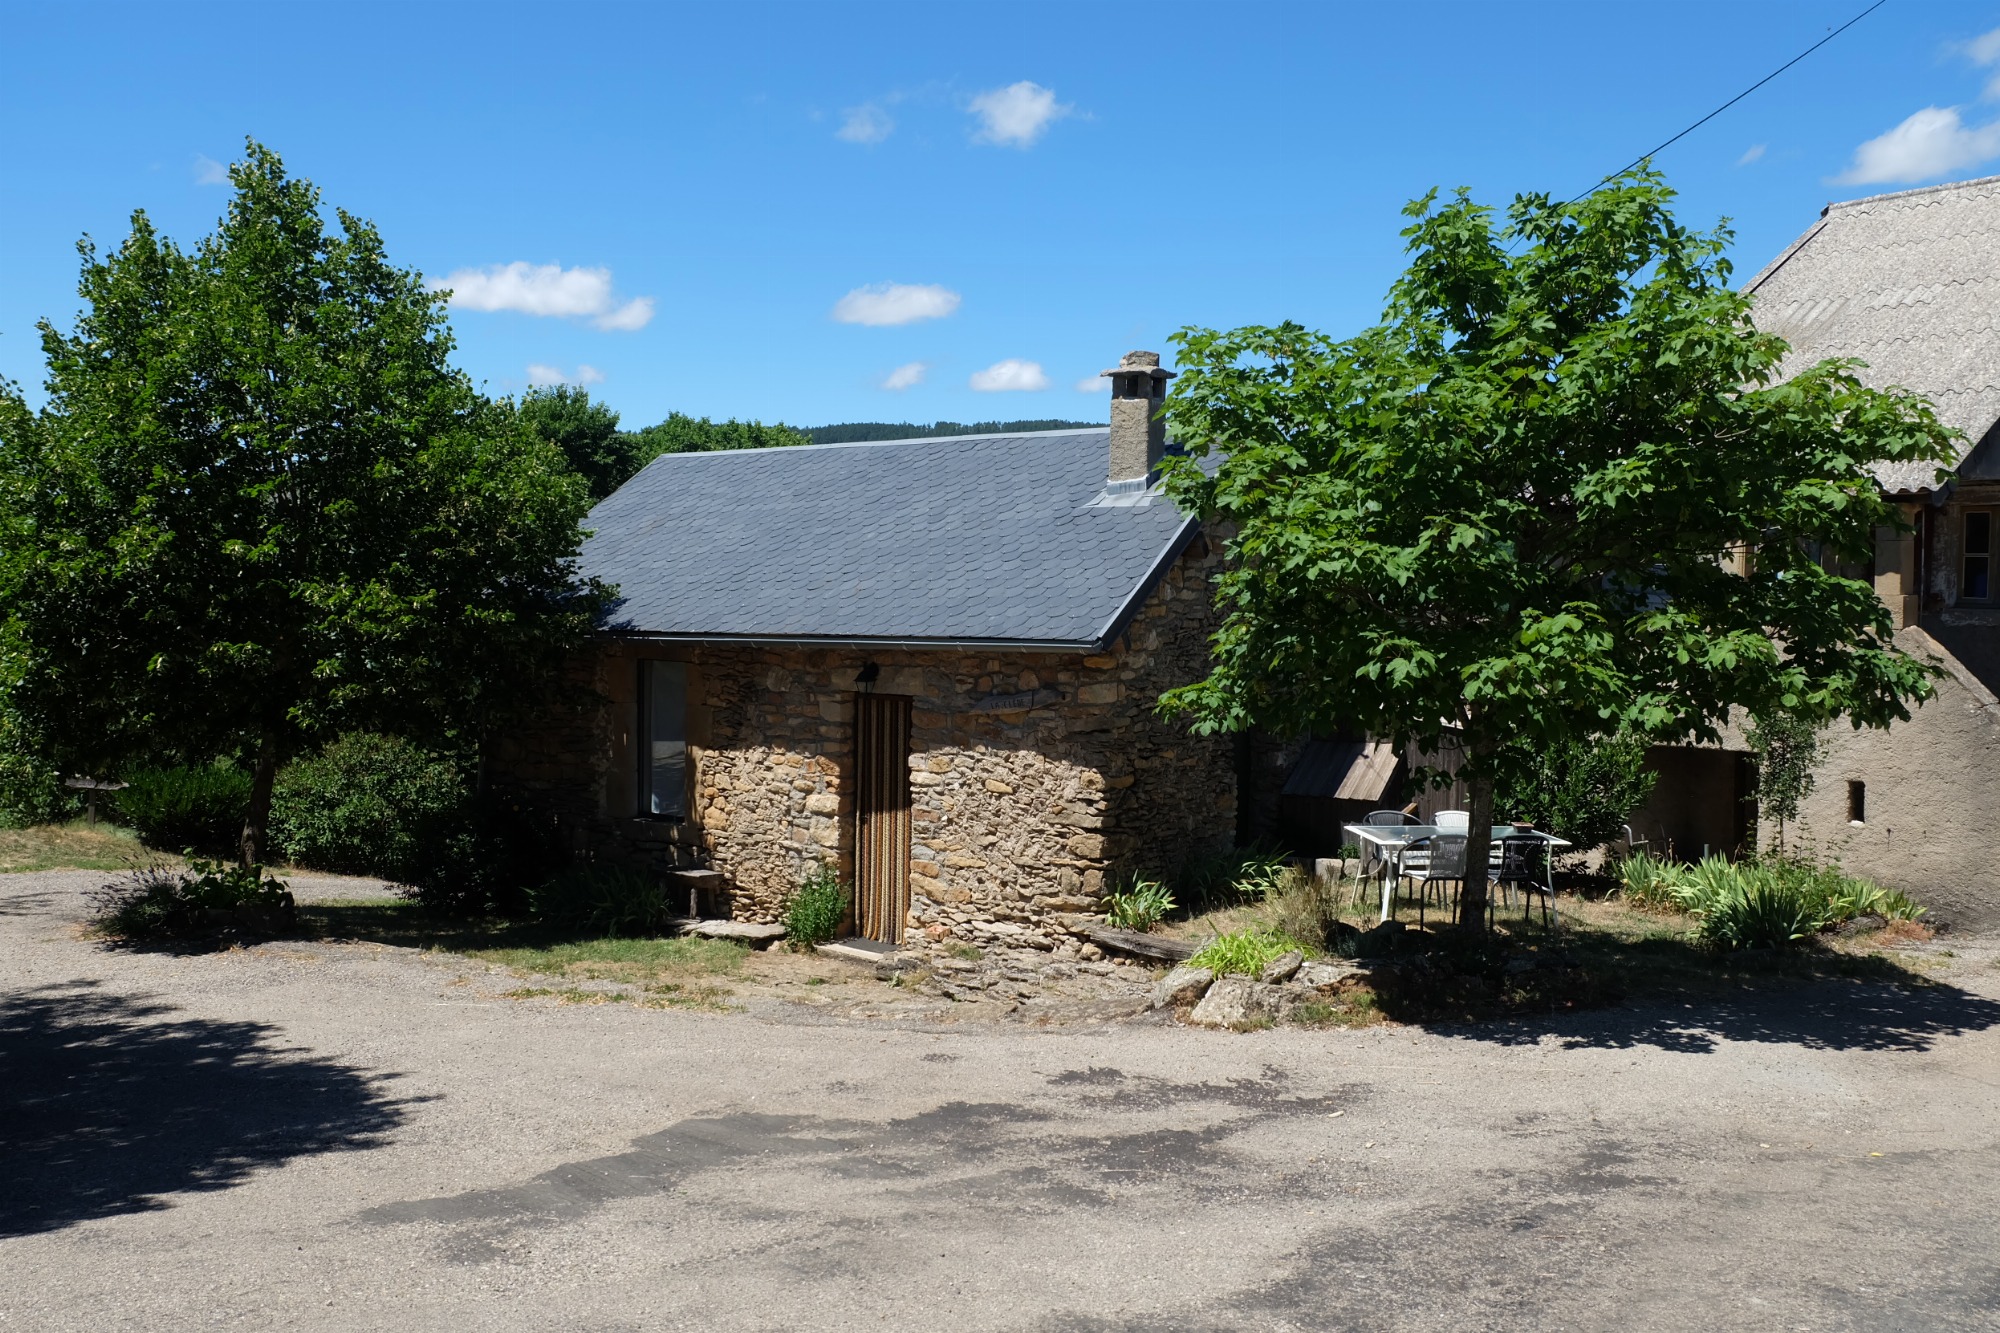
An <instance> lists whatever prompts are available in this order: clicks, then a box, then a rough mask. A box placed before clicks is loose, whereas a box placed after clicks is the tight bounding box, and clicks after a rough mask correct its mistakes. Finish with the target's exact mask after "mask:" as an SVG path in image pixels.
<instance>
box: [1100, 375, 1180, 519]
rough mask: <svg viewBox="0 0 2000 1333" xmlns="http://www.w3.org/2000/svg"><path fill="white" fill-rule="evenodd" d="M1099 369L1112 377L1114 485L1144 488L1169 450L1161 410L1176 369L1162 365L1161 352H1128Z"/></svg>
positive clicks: (1112, 471) (1112, 479)
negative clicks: (1163, 455) (1111, 364)
mask: <svg viewBox="0 0 2000 1333" xmlns="http://www.w3.org/2000/svg"><path fill="white" fill-rule="evenodd" d="M1100 373H1102V374H1105V375H1109V376H1110V377H1111V478H1110V480H1111V485H1112V487H1113V488H1114V489H1117V490H1128V489H1129V490H1143V489H1145V487H1146V485H1147V484H1148V483H1149V482H1150V481H1151V480H1152V477H1153V473H1154V472H1155V471H1156V470H1158V468H1159V466H1160V455H1161V454H1162V453H1164V452H1165V451H1166V447H1167V423H1166V422H1164V421H1162V420H1160V416H1159V412H1160V405H1161V403H1162V401H1163V400H1164V399H1165V398H1166V396H1167V381H1168V380H1170V379H1172V378H1173V377H1174V372H1173V371H1171V370H1161V369H1160V354H1159V353H1158V352H1127V353H1125V359H1124V360H1123V361H1120V362H1119V363H1118V364H1117V365H1116V366H1114V367H1113V368H1112V369H1110V370H1106V371H1102V372H1100ZM1121 483H1122V484H1121Z"/></svg>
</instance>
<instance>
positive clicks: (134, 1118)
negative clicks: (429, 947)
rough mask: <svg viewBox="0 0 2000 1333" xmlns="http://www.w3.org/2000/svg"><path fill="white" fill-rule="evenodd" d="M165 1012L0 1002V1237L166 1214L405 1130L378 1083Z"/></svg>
mask: <svg viewBox="0 0 2000 1333" xmlns="http://www.w3.org/2000/svg"><path fill="white" fill-rule="evenodd" d="M177 1013H178V1011H177V1010H175V1009H174V1007H173V1006H171V1005H167V1004H162V1003H158V1002H154V1001H149V1000H146V999H143V998H135V997H129V996H120V995H112V994H108V993H106V992H104V991H103V990H101V989H99V988H98V987H97V986H96V985H95V983H91V982H74V983H68V984H65V985H59V986H44V987H39V988H37V989H35V990H31V991H25V992H17V993H14V994H9V995H6V996H0V1236H11V1235H25V1234H29V1233H33V1232H39V1231H52V1230H57V1229H59V1228H62V1227H66V1226H70V1225H73V1224H75V1223H77V1222H83V1221H88V1220H91V1219H94V1218H102V1217H111V1216H116V1215H118V1214H122V1213H132V1212H144V1211H150V1210H154V1209H159V1208H165V1207H167V1206H168V1202H167V1200H166V1198H165V1197H163V1196H167V1195H171V1194H175V1193H179V1192H184V1191H190V1190H218V1189H227V1188H229V1187H231V1186H233V1185H237V1184H240V1183H242V1182H244V1181H245V1180H247V1179H248V1178H249V1177H250V1176H251V1175H252V1174H253V1173H254V1172H255V1171H256V1170H257V1169H258V1168H260V1167H267V1166H276V1165H279V1164H282V1163H284V1162H286V1161H289V1160H291V1159H292V1158H295V1157H301V1156H306V1155H310V1154H315V1153H325V1152H341V1151H351V1150H354V1149H361V1148H372V1147H376V1146H379V1145H381V1144H383V1143H385V1142H386V1141H387V1138H388V1135H389V1133H390V1131H391V1130H393V1129H395V1128H396V1127H397V1126H398V1125H399V1124H401V1123H402V1120H403V1118H404V1115H405V1113H406V1112H405V1108H406V1107H407V1106H408V1105H409V1104H410V1103H409V1100H408V1099H401V1100H399V1099H396V1098H392V1097H390V1096H389V1095H388V1094H387V1092H386V1090H385V1087H384V1084H385V1082H386V1078H385V1076H383V1075H378V1074H371V1073H367V1072H365V1071H362V1070H359V1069H355V1068H353V1067H351V1066H348V1065H344V1064H340V1063H337V1062H335V1061H331V1060H326V1059H322V1058H318V1057H315V1056H312V1055H310V1054H307V1053H304V1052H301V1051H298V1050H297V1049H295V1048H294V1049H288V1048H286V1047H284V1046H282V1045H280V1044H279V1034H278V1031H277V1029H276V1028H274V1027H273V1026H271V1025H269V1024H265V1023H249V1022H230V1021H220V1020H215V1019H201V1018H187V1017H177V1016H176V1014H177Z"/></svg>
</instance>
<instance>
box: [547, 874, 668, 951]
mask: <svg viewBox="0 0 2000 1333" xmlns="http://www.w3.org/2000/svg"><path fill="white" fill-rule="evenodd" d="M528 910H529V911H530V912H532V913H533V914H534V916H535V917H536V919H538V920H540V921H544V922H546V923H548V924H550V925H554V926H565V927H570V928H574V929H582V930H589V931H592V932H595V933H597V934H601V935H624V936H632V937H647V938H650V937H654V936H659V935H662V934H665V933H666V931H667V929H668V927H669V925H670V923H671V922H673V921H674V920H675V918H676V917H677V916H678V913H676V912H675V911H674V902H673V895H672V894H670V893H669V892H668V891H667V887H666V885H665V884H664V883H662V882H661V880H660V877H659V876H657V875H654V874H649V873H647V872H645V871H640V870H629V869H625V868H622V867H614V866H579V867H578V868H576V869H574V870H567V871H564V872H563V873H562V874H559V875H557V876H555V877H554V878H552V879H550V880H547V881H546V882H544V883H542V884H540V885H538V886H537V887H535V888H533V889H530V890H529V891H528Z"/></svg>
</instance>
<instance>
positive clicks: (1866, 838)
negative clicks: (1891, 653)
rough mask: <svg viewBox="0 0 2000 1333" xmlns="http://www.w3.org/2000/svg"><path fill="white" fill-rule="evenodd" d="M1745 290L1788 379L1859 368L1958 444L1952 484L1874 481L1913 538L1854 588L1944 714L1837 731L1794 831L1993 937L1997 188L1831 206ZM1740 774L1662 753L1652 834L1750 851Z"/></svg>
mask: <svg viewBox="0 0 2000 1333" xmlns="http://www.w3.org/2000/svg"><path fill="white" fill-rule="evenodd" d="M1746 290H1747V291H1749V292H1751V293H1752V294H1753V295H1754V296H1755V297H1756V307H1755V312H1754V317H1755V319H1756V321H1757V325H1758V327H1759V328H1762V329H1767V330H1769V331H1771V332H1773V333H1777V334H1779V335H1781V336H1783V337H1784V338H1785V339H1787V340H1788V341H1789V342H1790V343H1791V346H1792V352H1791V355H1790V357H1789V358H1788V362H1787V365H1788V367H1794V368H1795V367H1798V366H1803V365H1808V364H1811V363H1813V362H1816V361H1818V360H1820V359H1821V358H1824V357H1858V358H1860V359H1862V360H1863V361H1866V362H1867V363H1868V366H1867V369H1865V370H1862V371H1861V372H1860V376H1861V378H1862V380H1863V381H1864V382H1865V383H1868V384H1871V385H1874V386H1876V387H1880V388H1887V387H1890V386H1898V387H1901V388H1905V389H1911V390H1915V391H1917V392H1919V393H1922V394H1924V395H1926V396H1927V397H1929V398H1930V399H1931V401H1932V402H1933V403H1935V404H1936V406H1937V411H1938V415H1939V417H1940V418H1941V419H1942V420H1943V421H1944V422H1945V424H1947V425H1949V426H1953V427H1956V428H1957V429H1958V430H1960V431H1962V432H1964V434H1965V441H1964V452H1963V454H1962V456H1961V457H1960V458H1958V459H1957V460H1956V463H1955V467H1954V468H1953V470H1952V474H1951V476H1950V478H1949V479H1948V480H1946V481H1944V482H1942V483H1940V482H1938V481H1937V480H1936V477H1935V471H1936V470H1935V469H1934V468H1933V467H1932V466H1931V465H1929V464H1901V465H1887V466H1884V467H1882V468H1881V469H1879V471H1878V477H1879V479H1880V481H1881V483H1882V488H1883V490H1884V492H1885V493H1887V494H1888V495H1889V496H1890V497H1891V498H1892V499H1893V500H1895V501H1896V503H1897V504H1898V506H1899V507H1900V508H1901V509H1902V511H1903V513H1904V515H1905V516H1906V517H1907V518H1908V520H1909V522H1910V525H1911V528H1912V531H1911V532H1908V533H1896V532H1892V531H1889V530H1883V531H1882V532H1880V533H1879V534H1878V536H1877V541H1876V549H1875V561H1874V567H1873V569H1872V570H1870V571H1856V572H1857V574H1860V575H1862V576H1868V575H1872V577H1873V579H1874V581H1875V588H1876V591H1877V592H1878V593H1880V594H1881V596H1882V599H1883V601H1884V602H1886V603H1887V605H1888V607H1889V610H1890V612H1891V614H1892V615H1893V617H1894V619H1895V624H1896V627H1897V633H1896V642H1897V644H1898V645H1899V646H1901V647H1902V648H1903V649H1904V650H1905V651H1907V652H1909V653H1912V654H1914V655H1916V656H1919V657H1924V658H1930V659H1934V660H1936V661H1937V662H1939V663H1940V664H1941V665H1942V666H1943V667H1944V669H1945V671H1946V673H1947V674H1946V675H1945V677H1944V678H1943V679H1942V680H1941V681H1940V682H1939V685H1938V694H1937V697H1936V698H1934V699H1933V700H1932V701H1931V702H1930V703H1927V704H1925V705H1924V706H1923V707H1922V708H1920V709H1918V710H1917V711H1916V713H1915V715H1914V716H1913V717H1912V719H1911V720H1910V721H1909V722H1905V723H1900V724H1898V725H1896V726H1894V727H1892V728H1890V729H1889V730H1888V731H1866V730H1864V731H1858V732H1857V731H1855V730H1853V729H1852V728H1850V727H1848V726H1846V725H1845V724H1837V725H1836V726H1835V727H1834V728H1833V730H1832V731H1831V732H1830V733H1829V737H1828V739H1829V743H1830V744H1829V750H1828V754H1827V757H1826V761H1825V763H1824V764H1823V765H1822V766H1821V768H1820V769H1819V771H1818V774H1817V779H1816V785H1815V790H1814V791H1813V793H1812V795H1811V796H1810V797H1809V798H1808V799H1807V801H1806V803H1805V807H1804V809H1803V810H1802V812H1801V819H1800V821H1799V827H1797V828H1794V829H1791V830H1788V832H1789V834H1790V836H1791V838H1792V840H1794V841H1797V840H1799V839H1800V838H1803V839H1805V840H1806V841H1807V842H1808V843H1809V844H1810V845H1811V846H1812V847H1813V848H1815V849H1816V850H1817V851H1818V853H1820V854H1821V855H1825V856H1828V857H1830V858H1832V859H1835V860H1837V861H1839V862H1840V864H1841V865H1843V866H1845V867H1846V868H1847V869H1848V870H1850V871H1852V872H1854V873H1857V874H1862V875H1866V876H1868V877H1870V878H1872V879H1875V880H1877V881H1879V882H1881V883H1883V884H1888V885H1892V886H1894V887H1896V888H1900V889H1903V890H1905V891H1907V892H1909V893H1911V894H1912V895H1914V896H1916V897H1917V898H1918V899H1919V900H1920V901H1923V902H1926V903H1930V904H1933V905H1934V906H1935V907H1936V908H1937V909H1939V910H1940V912H1941V913H1942V914H1943V915H1945V916H1946V917H1948V918H1953V919H1959V920H1974V919H1987V920H1992V919H2000V855H1996V854H1995V844H1994V812H1995V811H1996V809H2000V699H1996V687H2000V571H1996V570H1995V568H1994V565H1995V561H1996V558H2000V552H1996V540H2000V177H1989V178H1987V179H1984V180H1976V181H1967V182H1964V183H1962V184H1957V185H1940V186H1935V187H1932V188H1929V189H1922V190H1907V191H1903V192H1901V193H1897V194H1885V195H1877V196H1875V197H1873V198H1869V199H1857V200H1854V201H1852V202H1849V203H1841V204H1831V205H1829V206H1828V207H1827V208H1826V210H1825V212H1824V213H1822V214H1821V217H1820V220H1819V222H1818V223H1816V224H1815V225H1814V226H1813V227H1812V228H1811V229H1810V230H1808V231H1807V232H1806V233H1805V234H1804V235H1803V236H1801V237H1800V238H1799V239H1798V240H1796V241H1794V242H1793V243H1792V244H1791V245H1790V246H1789V247H1788V248H1787V249H1786V250H1785V252H1784V253H1783V254H1781V255H1779V256H1778V257H1777V258H1776V259H1775V260H1773V261H1772V262H1771V264H1770V265H1769V266H1768V267H1767V268H1765V269H1764V271H1763V272H1761V273H1759V274H1758V275H1757V276H1756V277H1755V278H1753V279H1752V280H1751V281H1750V283H1749V284H1748V287H1747V288H1746ZM1744 757H1745V756H1744V755H1743V754H1742V752H1741V751H1740V749H1739V750H1736V751H1730V750H1727V749H1724V750H1710V751H1696V750H1670V751H1661V752H1656V759H1658V760H1659V762H1660V763H1661V764H1663V765H1666V766H1668V771H1667V772H1666V773H1664V774H1663V777H1662V781H1661V782H1660V784H1659V790H1658V793H1657V794H1656V797H1655V800H1654V803H1653V807H1652V808H1651V809H1649V810H1648V811H1647V812H1645V813H1643V814H1642V815H1641V816H1640V819H1641V822H1642V828H1641V832H1651V833H1652V834H1653V835H1654V836H1655V837H1657V836H1659V835H1660V834H1661V833H1663V832H1664V833H1665V834H1666V835H1667V836H1668V837H1669V838H1671V839H1672V840H1673V841H1674V842H1675V844H1676V847H1677V850H1679V851H1680V852H1682V853H1684V854H1685V853H1689V852H1695V853H1697V854H1698V852H1699V847H1698V846H1697V844H1706V845H1712V846H1713V847H1715V848H1716V849H1717V850H1724V849H1726V848H1729V847H1731V846H1732V845H1735V844H1736V843H1739V842H1740V841H1741V838H1740V834H1739V833H1738V832H1737V830H1744V831H1747V827H1748V821H1747V820H1746V819H1745V812H1746V810H1754V807H1750V806H1748V805H1747V804H1746V803H1747V802H1748V801H1749V800H1751V799H1754V798H1753V797H1752V793H1751V791H1750V790H1749V788H1748V784H1747V782H1746V774H1745V765H1744V763H1743V762H1742V760H1743V759H1744ZM1646 824H1650V826H1651V827H1650V828H1647V827H1643V825H1646ZM1770 832H1771V830H1769V829H1768V828H1766V830H1765V837H1766V838H1767V839H1768V837H1769V835H1770Z"/></svg>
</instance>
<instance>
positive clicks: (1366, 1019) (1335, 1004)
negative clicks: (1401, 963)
mask: <svg viewBox="0 0 2000 1333" xmlns="http://www.w3.org/2000/svg"><path fill="white" fill-rule="evenodd" d="M1290 1021H1291V1022H1293V1023H1294V1024H1296V1025H1298V1026H1299V1027H1305V1028H1358V1027H1367V1026H1368V1025H1369V1024H1370V1023H1379V1022H1381V1021H1382V1007H1381V1006H1380V1005H1379V1004H1377V1003H1376V1002H1375V992H1374V991H1371V990H1369V989H1367V988H1366V987H1358V988H1356V989H1353V990H1348V991H1343V992H1341V993H1340V994H1338V995H1335V996H1333V997H1331V998H1329V999H1324V1000H1307V1001H1306V1002H1305V1003H1303V1004H1301V1005H1298V1006H1296V1007H1294V1008H1293V1010H1292V1012H1291V1020H1290Z"/></svg>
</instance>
